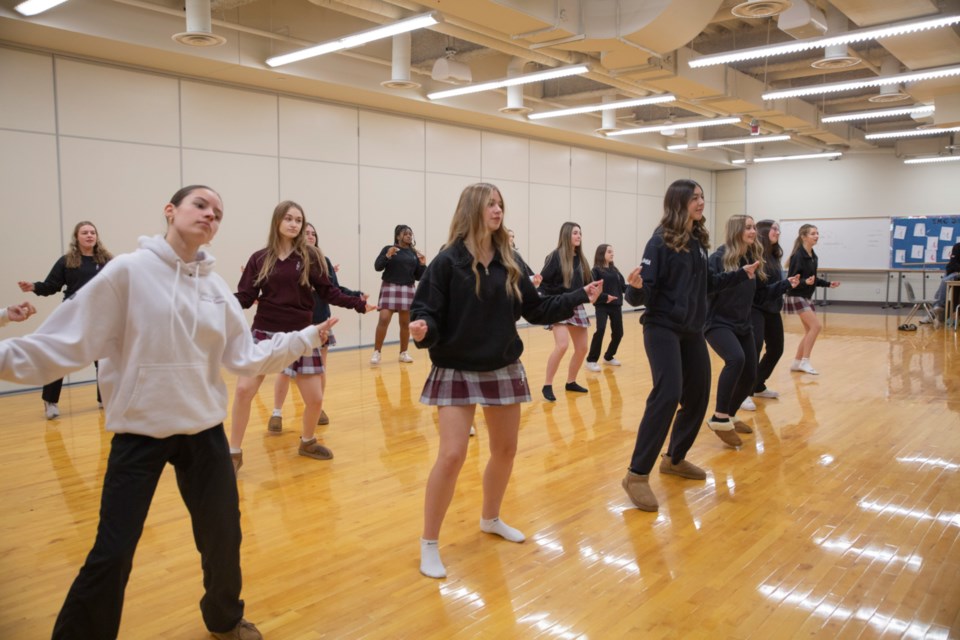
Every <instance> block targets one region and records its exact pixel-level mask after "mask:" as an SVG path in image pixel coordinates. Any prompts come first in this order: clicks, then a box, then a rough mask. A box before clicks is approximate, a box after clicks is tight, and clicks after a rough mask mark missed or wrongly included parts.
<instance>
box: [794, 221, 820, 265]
mask: <svg viewBox="0 0 960 640" xmlns="http://www.w3.org/2000/svg"><path fill="white" fill-rule="evenodd" d="M816 228H817V226H816V225H813V224H802V225H800V230H799V231H798V232H797V239H796V240H794V241H793V251H791V252H790V257H791V258H792V257H793V256H795V255H796V254H797V251H799V250H800V249H802V248H803V238H804V237H805V236H808V235H810V232H811V231H812V230H814V229H816ZM810 253H811V255H816V254H814V253H813V249H810Z"/></svg>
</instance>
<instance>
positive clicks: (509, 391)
mask: <svg viewBox="0 0 960 640" xmlns="http://www.w3.org/2000/svg"><path fill="white" fill-rule="evenodd" d="M420 402H422V403H423V404H429V405H436V406H439V407H449V406H455V405H468V404H479V405H482V406H500V405H510V404H517V403H519V402H530V387H529V385H527V373H526V371H524V369H523V365H522V364H520V361H519V360H517V361H516V362H514V363H513V364H508V365H507V366H505V367H501V368H499V369H496V370H494V371H461V370H460V369H446V368H443V367H438V366H436V365H434V366H433V368H431V369H430V375H429V376H427V381H426V382H425V383H424V384H423V393H422V394H421V395H420Z"/></svg>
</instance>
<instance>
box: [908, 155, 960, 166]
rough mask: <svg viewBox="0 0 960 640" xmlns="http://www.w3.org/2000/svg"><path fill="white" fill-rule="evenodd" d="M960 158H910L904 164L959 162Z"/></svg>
mask: <svg viewBox="0 0 960 640" xmlns="http://www.w3.org/2000/svg"><path fill="white" fill-rule="evenodd" d="M958 160H960V156H939V157H936V158H910V159H909V160H904V161H903V164H929V163H931V162H957V161H958Z"/></svg>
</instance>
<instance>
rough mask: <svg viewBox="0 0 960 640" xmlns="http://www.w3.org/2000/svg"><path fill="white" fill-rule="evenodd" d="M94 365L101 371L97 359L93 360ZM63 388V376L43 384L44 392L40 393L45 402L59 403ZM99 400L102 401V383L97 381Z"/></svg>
mask: <svg viewBox="0 0 960 640" xmlns="http://www.w3.org/2000/svg"><path fill="white" fill-rule="evenodd" d="M93 366H94V368H95V369H96V370H97V373H99V372H100V363H99V362H97V361H96V360H94V361H93ZM61 389H63V378H60V379H58V380H54V381H53V382H51V383H50V384H45V385H43V392H42V393H41V394H40V397H41V398H43V401H44V402H52V403H53V404H57V403H58V402H60V390H61ZM97 402H102V401H101V399H100V383H99V382H98V383H97Z"/></svg>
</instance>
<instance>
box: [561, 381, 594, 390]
mask: <svg viewBox="0 0 960 640" xmlns="http://www.w3.org/2000/svg"><path fill="white" fill-rule="evenodd" d="M564 389H566V390H567V391H575V392H576V393H587V391H588V390H587V388H586V387H581V386H580V385H578V384H577V381H576V380H574V381H573V382H568V383H567V384H566V386H565V387H564Z"/></svg>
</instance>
